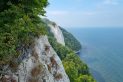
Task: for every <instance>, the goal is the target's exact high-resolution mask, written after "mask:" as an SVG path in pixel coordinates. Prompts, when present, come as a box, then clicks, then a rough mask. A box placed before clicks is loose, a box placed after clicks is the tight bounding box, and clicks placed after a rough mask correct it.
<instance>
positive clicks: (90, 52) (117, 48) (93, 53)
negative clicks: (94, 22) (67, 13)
mask: <svg viewBox="0 0 123 82" xmlns="http://www.w3.org/2000/svg"><path fill="white" fill-rule="evenodd" d="M67 30H68V31H69V32H71V33H72V34H73V35H74V36H75V37H76V38H77V39H78V40H79V41H80V42H81V44H82V46H83V49H82V53H81V55H80V57H81V59H82V60H83V61H84V62H86V63H87V64H88V66H89V67H90V71H91V72H92V74H93V76H94V77H95V79H96V80H97V82H123V28H74V29H67Z"/></svg>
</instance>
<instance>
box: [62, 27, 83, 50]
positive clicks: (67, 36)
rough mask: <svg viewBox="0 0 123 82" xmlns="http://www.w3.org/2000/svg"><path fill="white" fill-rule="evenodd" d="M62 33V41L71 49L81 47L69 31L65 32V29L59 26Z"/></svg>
mask: <svg viewBox="0 0 123 82" xmlns="http://www.w3.org/2000/svg"><path fill="white" fill-rule="evenodd" d="M60 29H61V31H62V33H63V35H64V41H65V45H66V46H67V47H69V48H71V49H72V50H75V51H79V50H80V49H81V44H80V42H79V41H78V40H77V39H76V38H75V37H74V36H73V35H72V34H71V33H69V32H67V31H66V30H65V29H63V28H60Z"/></svg>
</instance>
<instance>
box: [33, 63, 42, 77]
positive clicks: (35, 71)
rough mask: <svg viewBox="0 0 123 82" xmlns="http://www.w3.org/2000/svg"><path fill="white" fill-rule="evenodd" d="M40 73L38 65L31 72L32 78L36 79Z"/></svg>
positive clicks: (40, 69)
mask: <svg viewBox="0 0 123 82" xmlns="http://www.w3.org/2000/svg"><path fill="white" fill-rule="evenodd" d="M41 72H42V66H41V65H38V66H36V67H34V68H33V69H32V70H31V75H32V77H37V76H38V75H39V74H41Z"/></svg>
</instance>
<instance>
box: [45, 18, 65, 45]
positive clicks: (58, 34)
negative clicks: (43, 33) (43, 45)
mask: <svg viewBox="0 0 123 82" xmlns="http://www.w3.org/2000/svg"><path fill="white" fill-rule="evenodd" d="M43 21H44V22H45V23H46V24H47V25H48V27H49V28H50V31H51V32H52V33H53V35H54V37H55V38H56V40H57V42H58V43H60V44H62V45H64V46H65V42H64V36H63V33H62V31H61V29H60V27H59V26H58V25H57V24H56V23H55V22H52V21H50V20H49V19H47V18H44V19H43Z"/></svg>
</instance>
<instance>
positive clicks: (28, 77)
mask: <svg viewBox="0 0 123 82" xmlns="http://www.w3.org/2000/svg"><path fill="white" fill-rule="evenodd" d="M28 51H29V53H28V54H25V55H26V58H24V59H23V60H22V62H21V63H20V65H19V67H18V69H17V71H16V72H13V71H11V70H7V71H6V72H7V73H6V74H3V76H1V77H0V78H1V80H0V82H70V81H69V78H68V76H67V75H66V73H65V70H64V67H63V65H62V62H61V60H60V58H59V57H58V55H57V53H56V52H55V51H54V50H53V48H52V46H51V45H50V44H49V42H48V39H47V36H41V37H40V38H36V39H35V45H34V46H33V48H31V49H29V50H28Z"/></svg>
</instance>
